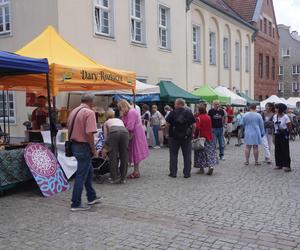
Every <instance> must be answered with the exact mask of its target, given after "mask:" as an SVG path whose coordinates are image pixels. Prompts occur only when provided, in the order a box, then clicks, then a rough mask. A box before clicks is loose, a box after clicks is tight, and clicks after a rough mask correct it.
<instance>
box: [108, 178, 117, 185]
mask: <svg viewBox="0 0 300 250" xmlns="http://www.w3.org/2000/svg"><path fill="white" fill-rule="evenodd" d="M107 182H108V183H110V184H119V183H120V179H119V178H117V179H112V178H108V179H107Z"/></svg>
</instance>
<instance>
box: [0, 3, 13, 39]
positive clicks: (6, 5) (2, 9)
mask: <svg viewBox="0 0 300 250" xmlns="http://www.w3.org/2000/svg"><path fill="white" fill-rule="evenodd" d="M6 8H8V22H7V20H6V13H5V9H6ZM0 12H1V14H2V20H1V21H2V23H3V31H0V36H2V35H10V34H11V31H12V28H11V20H12V18H11V6H10V0H0ZM7 24H9V29H6V25H7Z"/></svg>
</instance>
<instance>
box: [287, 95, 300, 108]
mask: <svg viewBox="0 0 300 250" xmlns="http://www.w3.org/2000/svg"><path fill="white" fill-rule="evenodd" d="M287 102H288V103H289V104H290V105H293V106H296V107H297V103H298V102H299V103H300V97H290V98H289V99H287Z"/></svg>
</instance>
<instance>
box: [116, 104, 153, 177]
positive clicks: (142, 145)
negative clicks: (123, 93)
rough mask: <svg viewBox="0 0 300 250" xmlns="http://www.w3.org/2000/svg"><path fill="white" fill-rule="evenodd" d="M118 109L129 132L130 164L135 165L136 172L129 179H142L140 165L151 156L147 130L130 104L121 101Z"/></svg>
mask: <svg viewBox="0 0 300 250" xmlns="http://www.w3.org/2000/svg"><path fill="white" fill-rule="evenodd" d="M118 108H119V110H120V111H121V113H122V120H123V122H124V125H125V127H126V128H127V130H128V132H129V146H128V156H129V163H131V164H133V165H134V171H133V173H132V174H130V175H129V176H128V178H129V179H135V178H139V177H140V169H139V164H140V162H141V161H142V160H144V159H146V158H147V157H148V155H149V149H148V144H147V139H146V135H145V130H144V127H143V124H142V120H141V116H140V114H139V113H138V112H137V111H136V110H135V109H134V108H133V107H132V106H130V104H129V103H128V102H127V101H125V100H123V99H121V100H120V101H119V102H118Z"/></svg>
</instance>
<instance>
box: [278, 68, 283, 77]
mask: <svg viewBox="0 0 300 250" xmlns="http://www.w3.org/2000/svg"><path fill="white" fill-rule="evenodd" d="M278 75H280V76H282V75H283V66H279V68H278Z"/></svg>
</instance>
